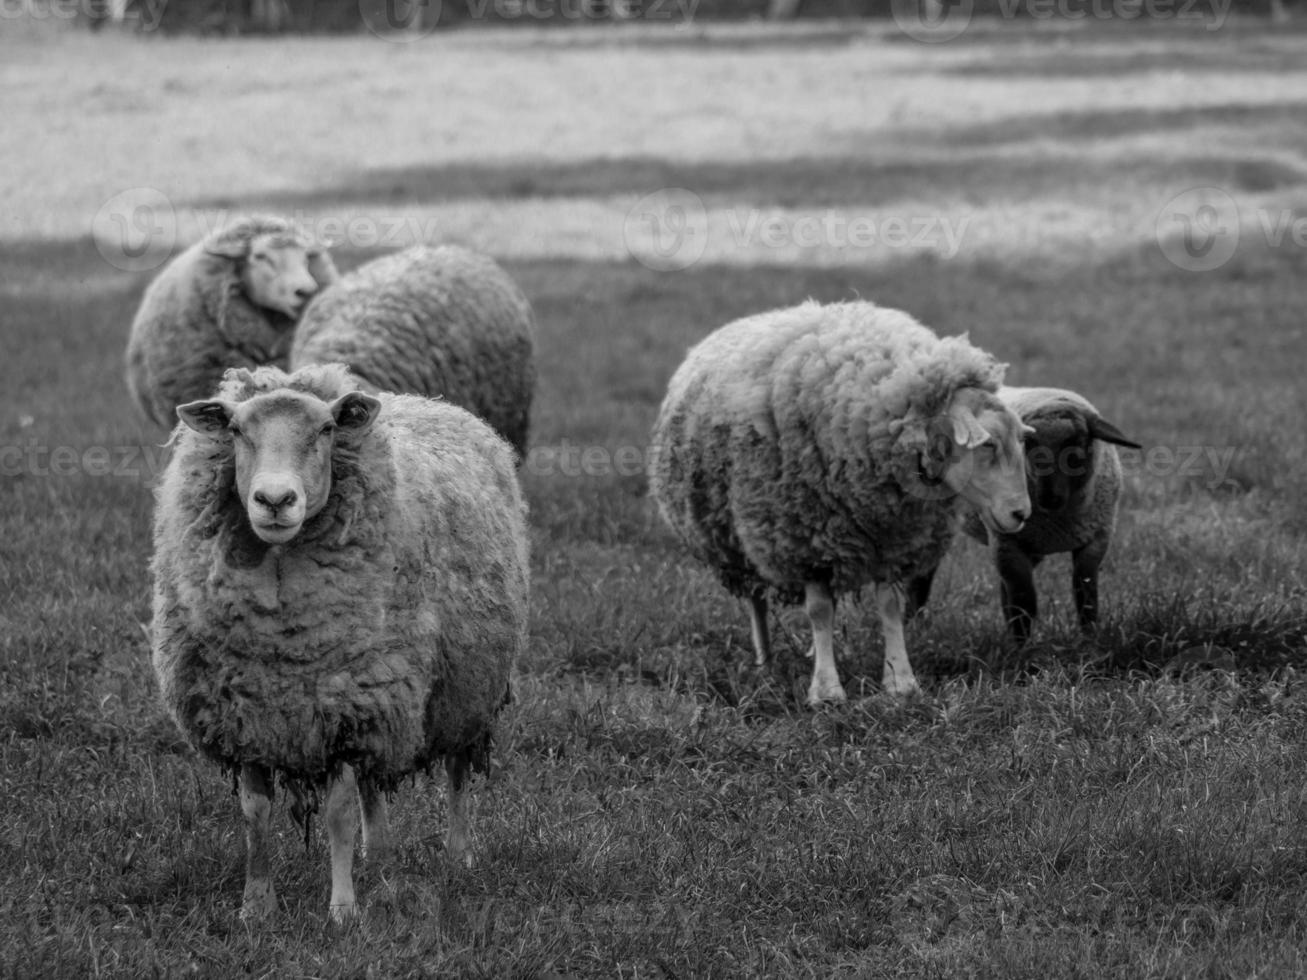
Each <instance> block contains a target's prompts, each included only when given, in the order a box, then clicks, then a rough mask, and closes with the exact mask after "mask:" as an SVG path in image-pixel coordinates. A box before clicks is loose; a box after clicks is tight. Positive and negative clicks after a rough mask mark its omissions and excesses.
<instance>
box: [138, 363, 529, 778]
mask: <svg viewBox="0 0 1307 980" xmlns="http://www.w3.org/2000/svg"><path fill="white" fill-rule="evenodd" d="M242 374H244V380H242V379H241V377H240V375H242ZM280 387H288V388H292V389H297V390H301V391H305V392H308V393H311V394H313V395H315V396H317V397H320V398H322V399H323V400H324V401H331V400H333V399H335V398H336V397H338V396H339V395H341V394H343V393H344V392H346V391H348V390H353V389H355V388H357V380H356V379H354V378H352V377H351V376H350V375H349V374H348V373H347V372H346V371H345V370H344V369H343V368H342V367H340V366H335V365H333V366H326V367H321V368H312V369H308V370H305V371H301V372H297V373H296V374H295V375H293V376H287V375H286V374H284V373H283V372H281V371H278V370H275V369H271V368H265V369H262V370H259V371H256V372H254V373H253V374H252V375H250V374H248V373H245V372H231V373H229V374H228V376H227V379H226V380H225V381H224V383H223V385H222V388H221V390H220V395H221V397H224V398H228V399H232V400H235V401H242V400H245V399H247V398H250V397H253V396H254V395H255V394H256V393H260V392H263V391H271V390H275V389H277V388H280ZM381 398H382V403H383V405H382V409H381V412H380V414H379V416H378V418H377V421H376V422H375V424H374V425H373V427H372V428H371V429H370V430H368V431H367V432H365V433H363V434H362V435H361V436H353V435H352V434H351V437H348V438H347V437H346V433H345V431H343V430H342V432H340V433H339V434H338V436H337V442H336V449H335V454H334V456H333V460H332V471H333V483H332V489H331V493H330V496H329V498H328V501H327V503H326V505H325V507H324V508H323V509H322V511H321V512H320V513H318V514H317V515H316V516H315V517H313V518H312V519H311V520H309V521H307V522H306V523H305V526H304V528H303V530H302V531H301V533H300V534H299V535H298V536H297V537H296V538H295V539H294V540H293V541H291V542H289V543H288V544H285V545H278V546H273V545H268V544H265V543H264V542H262V541H261V540H260V539H259V538H257V537H256V536H255V535H254V533H253V532H252V530H251V529H250V527H249V524H248V520H247V518H246V515H245V512H244V509H243V508H242V507H241V505H240V502H239V500H238V499H237V494H236V491H235V467H234V462H233V455H232V444H231V436H230V435H229V434H228V433H226V432H221V433H219V434H217V435H207V434H201V433H197V432H194V431H192V430H190V429H188V428H181V427H179V429H178V430H177V431H178V435H177V446H176V451H175V453H174V456H173V459H172V460H171V462H170V464H169V466H168V469H167V471H166V473H165V476H164V479H163V482H162V484H161V486H160V488H159V489H158V491H157V493H158V508H157V514H156V520H155V536H154V539H155V556H154V561H153V566H152V567H153V573H154V582H155V593H154V622H153V661H154V667H155V671H156V674H157V676H158V679H159V684H160V689H161V693H162V697H163V702H164V705H165V706H166V708H167V710H168V711H169V713H170V714H171V715H172V717H173V718H174V720H175V721H176V722H177V724H178V726H179V727H180V728H181V730H182V731H183V732H184V733H185V734H186V735H187V737H188V739H189V740H190V742H191V743H192V744H193V745H194V746H195V747H196V748H197V749H198V750H199V751H200V752H202V753H203V754H204V755H206V756H208V757H210V758H212V759H214V760H215V761H217V762H219V763H221V764H222V765H224V766H227V767H235V766H239V765H241V764H243V763H257V764H261V765H265V766H268V767H270V768H272V769H274V770H276V771H277V772H278V773H279V774H281V776H282V778H283V780H284V781H286V782H289V783H291V784H292V785H295V784H297V783H302V784H306V785H315V784H320V783H322V782H323V781H324V780H325V779H326V778H327V777H328V776H330V775H331V774H332V773H333V772H335V771H337V770H338V769H339V767H340V765H341V764H342V763H348V764H349V765H351V766H354V767H355V768H356V769H357V771H358V772H359V774H360V776H361V777H363V778H367V779H371V780H373V781H375V782H376V783H377V784H379V785H381V786H383V787H393V786H394V784H395V783H396V782H397V781H398V780H400V779H402V778H403V777H404V776H405V775H408V774H410V773H412V772H414V771H416V770H418V769H423V768H427V767H428V766H430V765H431V764H432V763H433V762H434V761H435V760H437V759H438V758H440V757H441V756H445V755H449V754H454V753H465V754H467V755H469V756H470V757H471V758H473V759H474V760H476V759H478V758H484V749H485V746H486V745H487V744H488V739H489V736H490V733H491V729H492V726H493V722H494V718H495V714H496V712H497V711H498V709H499V708H500V706H501V705H502V704H503V703H504V701H505V698H506V696H507V693H508V683H509V672H510V669H511V667H512V664H513V661H514V659H515V657H516V656H517V654H518V653H519V651H520V650H521V649H522V647H523V645H524V643H525V636H526V616H527V590H528V582H527V574H528V569H527V544H526V542H527V538H526V528H525V507H524V504H523V502H522V498H521V493H520V490H519V488H518V483H517V478H516V474H515V471H514V465H513V459H512V454H511V451H510V450H509V448H508V446H507V445H505V444H504V443H503V441H502V440H501V439H499V438H498V437H497V436H495V435H494V433H492V432H491V431H490V430H489V428H488V427H487V426H485V425H484V424H483V423H481V422H480V421H478V420H477V419H475V418H474V417H473V416H471V415H470V414H469V413H467V412H466V411H464V410H462V409H459V408H456V407H454V406H452V405H447V404H441V403H437V402H432V401H428V400H426V399H421V398H414V397H407V396H394V395H383V396H381Z"/></svg>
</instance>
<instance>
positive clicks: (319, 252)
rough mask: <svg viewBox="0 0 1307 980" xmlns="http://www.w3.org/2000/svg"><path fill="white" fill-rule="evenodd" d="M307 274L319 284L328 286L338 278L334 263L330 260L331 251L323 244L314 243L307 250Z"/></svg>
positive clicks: (338, 274)
mask: <svg viewBox="0 0 1307 980" xmlns="http://www.w3.org/2000/svg"><path fill="white" fill-rule="evenodd" d="M308 257H309V275H311V276H312V277H313V280H314V281H315V282H316V283H317V284H318V285H319V286H330V285H331V284H332V283H333V282H335V281H336V280H337V279H339V278H340V273H338V272H337V271H336V264H335V263H334V262H332V261H331V253H330V252H328V251H327V246H325V245H315V246H313V247H312V248H310V249H309V250H308Z"/></svg>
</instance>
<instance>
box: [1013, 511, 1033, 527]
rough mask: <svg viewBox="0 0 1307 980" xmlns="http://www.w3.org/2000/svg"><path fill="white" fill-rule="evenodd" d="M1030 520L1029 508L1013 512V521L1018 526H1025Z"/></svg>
mask: <svg viewBox="0 0 1307 980" xmlns="http://www.w3.org/2000/svg"><path fill="white" fill-rule="evenodd" d="M1029 519H1030V508H1029V507H1018V508H1017V509H1016V510H1014V511H1012V520H1013V521H1015V522H1016V523H1018V524H1024V523H1025V522H1026V521H1027V520H1029Z"/></svg>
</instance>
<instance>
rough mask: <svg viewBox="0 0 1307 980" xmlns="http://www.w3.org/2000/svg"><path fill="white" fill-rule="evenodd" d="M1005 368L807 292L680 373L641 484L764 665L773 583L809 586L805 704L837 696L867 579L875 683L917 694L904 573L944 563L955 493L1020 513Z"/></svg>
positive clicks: (736, 326) (792, 590)
mask: <svg viewBox="0 0 1307 980" xmlns="http://www.w3.org/2000/svg"><path fill="white" fill-rule="evenodd" d="M1003 369H1004V367H1003V365H1001V364H998V363H996V362H995V361H994V360H993V358H991V357H990V356H989V355H988V354H986V353H984V352H983V351H981V350H979V349H977V348H976V347H973V346H972V345H971V344H970V343H968V342H967V340H966V339H965V338H964V337H951V338H947V339H943V340H941V339H940V338H938V337H936V336H935V334H934V333H932V332H931V331H930V330H928V329H927V328H926V327H924V326H922V325H921V324H919V323H917V322H916V321H915V320H913V319H912V318H911V317H910V316H908V315H907V314H906V313H902V312H900V311H898V310H891V309H885V308H881V307H877V306H875V305H873V304H871V303H864V302H857V303H844V304H836V305H830V306H822V305H820V304H817V303H813V302H809V303H805V304H803V305H801V306H797V307H793V308H790V309H781V310H774V311H772V312H769V313H763V314H760V315H757V316H752V317H748V318H746V319H743V320H737V321H735V322H734V323H730V324H728V325H726V326H724V327H722V328H721V329H719V330H717V331H716V332H714V333H712V334H711V335H709V336H708V337H707V339H705V340H703V341H702V342H700V343H699V344H698V345H697V346H696V347H694V348H693V349H692V350H691V351H690V352H689V354H688V355H687V357H686V359H685V362H684V363H683V364H682V365H681V366H680V368H679V369H678V370H677V371H676V373H675V375H674V376H673V377H672V379H671V382H670V384H669V386H668V391H667V396H666V398H665V400H664V401H663V404H662V409H661V411H660V412H659V415H658V420H657V422H656V423H655V425H654V430H653V443H652V445H653V452H652V458H651V464H650V474H649V476H650V486H651V492H652V494H653V496H654V498H655V500H656V501H657V503H658V506H659V509H660V510H661V512H662V515H663V517H664V518H665V519H666V521H667V522H668V523H669V524H670V525H671V527H672V528H673V529H674V530H675V531H676V532H677V533H678V534H679V535H680V537H681V538H682V539H683V540H684V542H685V543H686V545H688V547H689V550H690V551H691V553H692V554H693V555H694V556H695V557H696V558H698V559H699V560H701V561H703V562H705V563H707V564H709V565H711V566H712V567H713V568H715V569H716V570H717V572H718V574H719V576H720V577H721V580H722V582H723V584H724V585H725V586H726V588H727V589H728V590H730V591H731V592H732V593H734V594H735V595H738V596H742V597H747V598H748V599H749V604H750V614H751V626H752V636H753V645H754V650H755V653H756V658H757V662H758V663H759V664H763V663H765V662H766V660H767V657H768V655H769V646H770V643H769V639H768V632H767V598H768V595H769V594H770V595H773V596H775V597H776V598H778V599H780V600H781V601H789V602H795V601H798V599H799V597H800V596H802V597H803V600H804V606H805V610H806V612H807V615H808V618H809V621H810V622H811V625H812V631H813V646H812V652H811V655H812V656H813V657H814V661H815V662H814V666H813V675H812V682H811V685H810V687H809V690H808V702H809V703H810V704H814V705H815V704H819V703H821V702H824V701H841V700H843V699H844V689H843V687H842V686H841V684H840V680H839V675H838V673H837V672H836V669H835V660H834V648H833V625H834V612H835V600H836V598H837V597H838V596H840V595H842V594H844V593H848V592H852V591H855V590H857V589H860V588H861V587H862V586H864V585H866V584H867V583H873V584H874V586H875V597H876V604H877V608H878V610H879V613H880V617H881V625H882V628H883V631H884V636H885V665H884V672H883V678H884V686H885V689H886V690H887V691H890V692H892V693H896V694H901V693H906V692H909V691H911V690H914V689H915V688H916V686H917V685H916V679H915V677H914V676H913V673H912V667H911V664H910V663H909V661H908V656H907V649H906V647H905V645H904V639H903V622H902V586H901V583H904V582H906V581H908V580H910V579H911V578H912V577H913V576H915V575H917V574H918V573H920V572H921V571H922V570H924V569H928V568H933V567H934V566H935V565H936V563H937V562H938V560H939V557H940V556H941V555H942V554H943V552H944V550H945V549H946V548H947V546H948V543H949V540H950V538H951V537H952V535H953V531H954V528H955V523H956V521H955V517H956V513H955V512H956V510H957V507H956V499H957V498H958V497H961V499H962V500H965V501H967V502H968V503H970V504H972V505H973V506H975V507H976V508H977V509H978V511H979V513H980V515H981V517H982V519H983V520H984V522H985V523H986V525H987V526H991V527H994V528H995V529H998V530H1004V531H1016V530H1018V529H1019V528H1020V527H1021V524H1022V522H1023V521H1024V520H1025V519H1026V517H1027V516H1029V513H1030V501H1029V498H1028V497H1027V496H1026V484H1025V468H1024V464H1023V459H1022V454H1021V435H1022V431H1023V426H1022V424H1021V422H1020V420H1019V419H1018V418H1017V417H1016V415H1015V413H1013V412H1012V411H1011V410H1010V409H1008V408H1006V407H1004V405H1003V404H1002V403H1001V402H1000V401H999V400H998V398H997V397H996V396H995V394H994V392H995V391H996V390H997V388H998V385H999V381H1000V380H1001V377H1002V374H1003Z"/></svg>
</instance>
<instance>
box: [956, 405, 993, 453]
mask: <svg viewBox="0 0 1307 980" xmlns="http://www.w3.org/2000/svg"><path fill="white" fill-rule="evenodd" d="M949 418H950V419H951V420H952V422H953V441H954V442H955V443H957V444H958V445H959V446H961V447H962V448H963V449H975V448H976V447H977V446H979V445H980V444H981V443H983V442H984V441H985V440H986V439H988V438H989V432H988V430H986V428H985V427H984V426H983V425H981V424H980V420H979V419H978V418H976V416H975V415H974V414H972V412H971V411H970V410H968V409H965V408H955V409H954V410H953V411H951V412H949Z"/></svg>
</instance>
